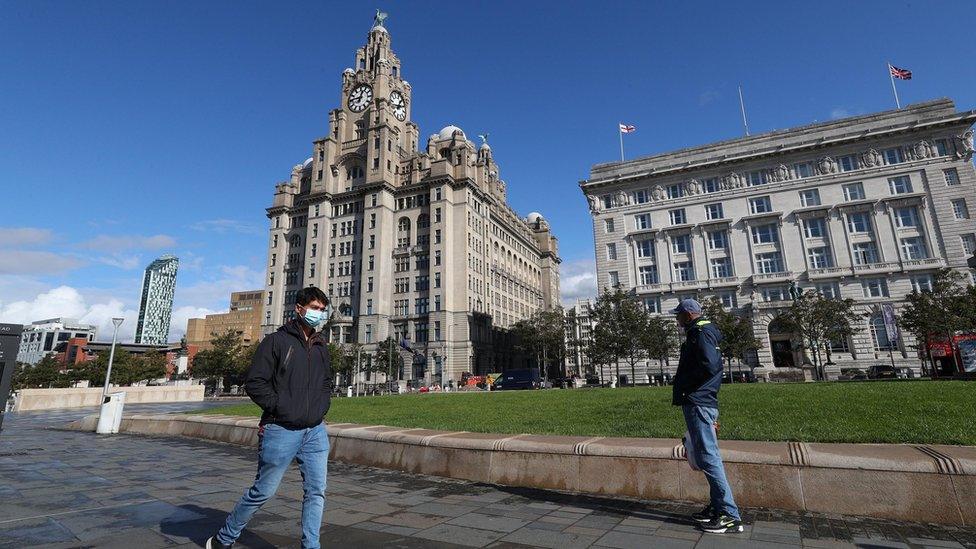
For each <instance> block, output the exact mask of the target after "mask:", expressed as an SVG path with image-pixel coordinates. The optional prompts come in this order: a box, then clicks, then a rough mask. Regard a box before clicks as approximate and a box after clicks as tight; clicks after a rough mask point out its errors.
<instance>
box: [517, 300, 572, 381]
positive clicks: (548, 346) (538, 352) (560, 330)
mask: <svg viewBox="0 0 976 549" xmlns="http://www.w3.org/2000/svg"><path fill="white" fill-rule="evenodd" d="M564 322H565V320H564V316H563V310H562V308H561V307H557V308H555V309H550V310H547V311H538V312H536V313H534V314H533V315H532V316H530V317H529V318H525V319H522V320H519V321H518V322H516V323H515V324H513V325H512V327H511V329H510V330H511V333H512V334H513V335H514V338H515V348H516V349H517V350H519V351H520V352H522V353H525V354H526V355H529V356H534V357H535V359H536V364H539V365H540V370H541V372H542V375H543V377H545V378H546V379H549V378H550V377H552V376H551V374H552V373H555V371H556V370H557V369H556V368H553V367H552V365H553V364H554V363H555V364H562V365H565V356H566V328H565V324H564ZM553 359H555V360H553ZM558 370H559V371H562V372H563V373H565V371H564V368H562V367H560V368H558Z"/></svg>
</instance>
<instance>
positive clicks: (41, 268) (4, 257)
mask: <svg viewBox="0 0 976 549" xmlns="http://www.w3.org/2000/svg"><path fill="white" fill-rule="evenodd" d="M82 265H84V261H82V260H81V259H78V258H74V257H67V256H64V255H58V254H55V253H51V252H38V251H31V250H3V251H0V275H8V274H12V275H50V274H61V273H64V272H66V271H70V270H72V269H77V268H78V267H81V266H82Z"/></svg>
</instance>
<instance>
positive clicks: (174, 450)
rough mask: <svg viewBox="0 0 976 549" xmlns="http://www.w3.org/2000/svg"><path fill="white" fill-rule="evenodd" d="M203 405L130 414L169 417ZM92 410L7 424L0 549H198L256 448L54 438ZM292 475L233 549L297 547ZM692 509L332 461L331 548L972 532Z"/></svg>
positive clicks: (327, 541)
mask: <svg viewBox="0 0 976 549" xmlns="http://www.w3.org/2000/svg"><path fill="white" fill-rule="evenodd" d="M190 406H192V407H199V406H200V404H199V403H197V404H193V405H186V404H183V405H180V404H166V405H139V406H130V407H129V408H128V409H127V411H129V412H136V411H140V412H156V413H158V412H167V411H177V410H180V409H185V408H188V407H190ZM89 413H92V410H91V409H85V410H72V411H55V412H44V413H41V412H38V413H27V414H10V415H8V416H7V418H6V420H5V423H4V427H5V429H4V431H3V433H2V434H0V548H20V547H35V546H44V547H131V546H137V547H139V548H140V549H152V548H156V547H200V546H201V545H202V543H203V541H204V540H205V539H206V538H207V537H208V536H209V535H211V534H212V533H214V532H216V530H217V529H218V528H219V527H220V525H221V524H222V521H223V519H224V517H225V514H226V512H227V511H229V510H230V508H231V507H232V506H233V505H234V503H235V502H236V501H237V499H238V497H239V496H240V494H241V493H242V491H243V490H244V489H245V488H246V487H247V486H248V485H249V483H250V481H251V480H252V479H253V477H254V471H255V450H254V449H253V448H243V447H238V446H231V445H225V444H218V443H211V442H204V441H198V440H191V439H176V438H152V437H145V436H138V435H115V436H106V437H102V436H97V435H95V434H94V433H79V432H72V431H63V430H55V429H51V427H58V426H61V425H64V424H65V423H66V422H68V421H71V420H74V419H77V418H79V417H81V416H83V415H85V414H89ZM301 497H302V490H301V480H300V478H299V475H298V471H297V469H295V468H293V469H292V470H291V471H290V472H289V474H288V475H286V477H285V480H284V482H283V484H282V486H281V489H280V490H279V492H278V495H277V496H276V497H275V498H274V499H273V500H271V501H270V502H269V503H268V504H267V505H266V506H265V507H264V509H263V510H262V511H260V512H259V513H258V514H257V515H256V516H255V519H254V520H253V521H252V523H251V525H250V527H249V529H248V530H246V531H245V533H244V535H243V536H242V538H241V539H240V540H239V542H238V544H237V545H236V546H235V547H251V548H257V547H298V546H299V543H298V537H299V535H300V527H299V520H300V513H301ZM695 510H698V506H693V505H687V504H678V503H670V502H648V501H630V500H609V499H599V498H591V497H582V496H574V495H568V494H561V493H553V492H543V491H538V490H524V489H517V488H503V487H495V486H487V485H481V484H475V483H470V482H463V481H456V480H449V479H441V478H434V477H423V476H417V475H409V474H404V473H399V472H393V471H386V470H381V469H372V468H367V467H358V466H352V465H345V464H341V463H334V464H332V466H331V470H330V475H329V486H328V504H327V508H326V513H325V524H324V525H323V528H322V542H323V545H324V546H326V547H396V548H401V547H402V548H411V547H431V548H449V547H497V548H503V547H506V548H518V547H558V548H559V549H570V548H575V547H661V548H671V547H674V548H684V547H687V548H692V547H695V548H706V547H742V548H746V547H749V548H759V549H762V548H777V547H801V546H802V547H871V548H881V547H968V548H976V528H953V527H942V526H926V525H905V524H895V523H890V522H885V521H880V520H875V519H859V518H852V517H839V516H825V515H818V514H811V513H803V514H798V513H786V512H780V511H776V512H769V511H763V510H757V509H746V510H744V511H745V516H744V518H745V519H746V521H747V522H748V523H749V524H748V526H747V527H746V532H745V533H743V534H738V535H725V536H714V535H707V534H705V535H703V534H701V533H699V531H698V530H697V529H696V528H695V526H694V525H692V524H691V523H690V522H689V521H688V520H687V519H686V518H685V516H686V515H687V514H688V513H690V512H692V511H695Z"/></svg>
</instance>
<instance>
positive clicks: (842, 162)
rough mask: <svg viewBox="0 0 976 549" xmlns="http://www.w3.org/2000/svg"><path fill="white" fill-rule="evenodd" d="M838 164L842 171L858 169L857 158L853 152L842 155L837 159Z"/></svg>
mask: <svg viewBox="0 0 976 549" xmlns="http://www.w3.org/2000/svg"><path fill="white" fill-rule="evenodd" d="M837 165H838V166H840V171H842V172H850V171H853V170H856V169H857V158H856V157H855V156H854V155H853V154H849V155H847V156H842V157H840V158H838V159H837Z"/></svg>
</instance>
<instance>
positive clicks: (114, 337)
mask: <svg viewBox="0 0 976 549" xmlns="http://www.w3.org/2000/svg"><path fill="white" fill-rule="evenodd" d="M124 320H125V319H124V318H113V319H112V324H114V325H115V331H114V332H112V349H111V350H110V351H109V352H108V368H107V369H106V370H105V388H104V389H102V398H103V399H104V398H105V396H106V395H108V381H109V378H111V377H112V360H114V359H115V343H116V342H117V341H118V340H119V326H121V325H122V321H124Z"/></svg>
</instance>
